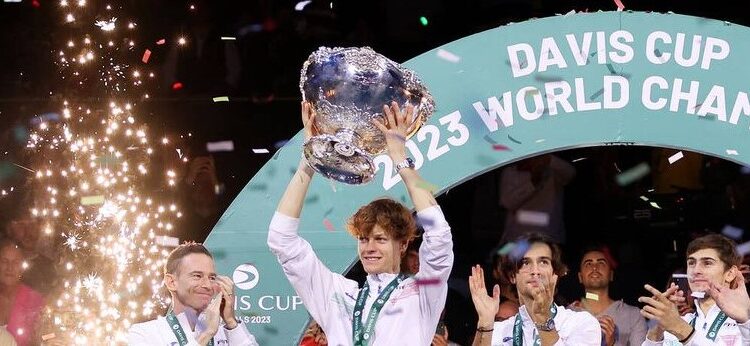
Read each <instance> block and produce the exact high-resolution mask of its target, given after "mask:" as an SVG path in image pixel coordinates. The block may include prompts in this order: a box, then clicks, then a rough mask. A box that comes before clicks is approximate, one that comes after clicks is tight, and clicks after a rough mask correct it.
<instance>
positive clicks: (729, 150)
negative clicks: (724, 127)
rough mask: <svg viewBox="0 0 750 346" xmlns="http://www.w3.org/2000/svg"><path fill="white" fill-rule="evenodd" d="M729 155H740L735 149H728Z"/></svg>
mask: <svg viewBox="0 0 750 346" xmlns="http://www.w3.org/2000/svg"><path fill="white" fill-rule="evenodd" d="M727 155H739V153H738V152H737V150H734V149H727Z"/></svg>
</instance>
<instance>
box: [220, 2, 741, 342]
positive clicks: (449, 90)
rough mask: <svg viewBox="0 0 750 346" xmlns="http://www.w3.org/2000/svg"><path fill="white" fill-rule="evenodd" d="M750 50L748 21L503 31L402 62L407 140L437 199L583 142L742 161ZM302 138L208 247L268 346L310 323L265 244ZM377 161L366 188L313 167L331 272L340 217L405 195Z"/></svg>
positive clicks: (555, 20) (345, 262) (547, 25)
mask: <svg viewBox="0 0 750 346" xmlns="http://www.w3.org/2000/svg"><path fill="white" fill-rule="evenodd" d="M748 57H750V28H747V27H743V26H739V25H736V24H731V23H727V22H723V21H717V20H711V19H705V18H699V17H691V16H683V15H677V14H657V13H640V12H598V13H578V14H570V15H564V16H556V17H549V18H544V19H536V20H530V21H526V22H523V23H515V24H510V25H507V26H503V27H498V28H495V29H491V30H488V31H484V32H481V33H478V34H475V35H471V36H468V37H465V38H462V39H459V40H457V41H454V42H451V43H448V44H446V45H444V46H441V47H439V48H436V49H433V50H431V51H428V52H426V53H424V54H422V55H420V56H418V57H416V58H414V59H412V60H409V61H408V62H406V63H405V64H404V65H405V66H406V67H408V68H411V69H413V70H415V71H416V72H417V74H418V75H419V76H420V77H421V78H422V80H423V81H424V82H425V84H426V85H427V86H428V88H429V89H430V91H431V92H432V94H433V95H434V97H435V100H436V103H437V110H436V113H435V114H434V115H433V116H432V117H431V118H430V120H429V123H428V124H426V125H425V126H424V127H423V128H422V129H421V130H420V131H419V133H418V134H417V135H415V136H414V137H413V138H411V140H409V141H408V143H407V146H408V148H409V151H411V155H412V157H413V158H414V159H415V161H416V165H417V168H418V169H419V170H420V174H421V175H422V177H423V178H424V179H425V180H426V181H427V182H429V185H430V186H426V188H434V189H435V193H436V194H439V193H442V192H443V191H446V190H447V189H449V188H451V187H452V186H455V185H458V184H460V183H461V182H463V181H466V180H468V179H471V178H472V177H474V176H477V175H479V174H481V173H483V172H486V171H488V170H491V169H494V168H496V167H498V166H501V165H504V164H507V163H509V162H512V161H516V160H519V159H522V158H525V157H528V156H532V155H537V154H540V153H544V152H550V151H556V150H560V149H565V148H571V147H578V146H595V145H610V144H612V145H651V146H662V147H671V148H682V149H686V150H690V151H696V152H701V153H705V154H709V155H713V156H717V157H721V158H724V159H727V160H730V161H734V162H738V163H744V164H748V163H750V141H749V140H748V138H749V137H750V96H749V95H750V84H749V83H748V82H747V81H748V80H750V64H747V59H748ZM298 119H299V117H298V115H297V114H290V115H289V120H288V121H290V122H299V120H298ZM300 126H301V124H300ZM301 138H302V136H301V133H298V134H297V135H296V136H295V137H294V138H292V139H291V140H290V141H289V142H288V144H287V145H286V146H285V147H284V148H282V149H281V150H280V151H279V152H278V153H277V154H276V155H275V156H274V157H273V158H272V159H271V160H269V162H268V163H267V164H266V165H265V166H264V167H263V168H262V169H261V170H260V171H259V172H258V173H257V174H256V175H255V176H254V177H253V178H252V180H251V181H250V182H249V183H248V184H247V186H245V188H244V189H243V190H242V192H241V193H240V194H239V196H238V197H237V198H236V199H235V200H234V202H233V203H232V204H231V206H230V207H229V209H228V210H227V211H226V212H225V213H224V215H223V216H222V217H221V219H220V220H219V222H218V223H217V225H216V226H215V227H214V229H213V231H212V232H211V234H210V236H209V237H208V240H207V241H206V243H207V246H208V247H209V248H210V249H211V250H212V251H213V252H214V254H215V255H216V263H217V269H218V271H219V272H220V273H228V274H229V275H231V276H232V277H233V279H234V280H235V284H236V286H237V287H238V298H237V304H236V307H237V310H238V316H240V317H241V318H242V319H243V320H244V321H245V322H247V323H248V326H249V328H250V330H251V332H252V333H253V334H255V335H256V337H257V338H258V341H259V342H261V343H262V344H264V345H290V344H293V343H295V342H297V341H298V339H299V336H300V335H301V334H302V332H303V331H304V328H305V326H306V324H307V321H308V318H309V315H308V314H307V311H306V310H305V308H304V306H303V305H302V302H301V300H300V299H299V297H297V296H296V295H295V292H294V290H293V289H292V287H291V286H290V284H289V283H288V281H287V279H286V277H285V276H284V273H283V272H282V270H281V266H280V265H279V264H278V262H277V261H276V258H275V257H274V256H273V254H272V253H271V252H270V251H269V249H268V247H267V246H266V236H267V233H268V223H269V222H270V220H271V217H272V215H273V213H274V211H275V209H276V204H277V202H278V200H279V198H280V197H281V195H282V193H283V192H284V189H285V188H286V185H287V183H288V182H289V179H290V177H291V176H292V174H293V172H294V170H295V169H296V167H297V164H298V162H299V158H300V155H301V146H302V143H301ZM376 162H377V166H378V175H377V177H376V178H375V180H374V181H373V182H371V183H369V184H368V185H364V186H347V185H343V184H338V183H334V182H331V181H327V180H325V179H323V178H321V177H320V176H319V175H318V176H317V177H316V178H315V179H313V183H312V185H311V186H310V190H309V193H308V197H307V200H306V203H305V208H304V210H303V213H302V218H301V225H300V233H301V235H302V236H303V237H304V238H305V239H307V240H308V241H309V242H310V243H311V244H312V245H313V247H314V248H315V249H316V252H317V254H318V256H319V257H320V259H321V260H322V261H323V263H325V264H326V265H327V266H328V267H329V268H330V269H331V270H332V271H334V272H339V273H344V272H345V271H346V270H347V269H348V268H349V267H350V266H351V265H352V264H353V263H355V261H356V260H357V254H356V242H355V241H354V240H353V239H352V237H351V236H350V235H349V234H348V233H347V232H346V230H345V227H344V225H345V221H346V218H347V217H349V216H350V215H351V214H352V213H353V212H354V211H355V210H356V209H357V208H358V207H359V206H361V205H363V204H365V203H367V202H369V201H370V200H372V199H373V198H376V197H379V196H383V195H388V196H391V197H393V198H395V199H397V200H401V201H404V202H407V204H408V203H410V201H408V198H407V196H406V190H405V189H404V187H403V184H400V178H399V176H398V175H397V174H395V173H394V172H393V163H392V162H391V161H390V159H389V158H388V157H387V156H386V155H381V156H379V157H377V158H376ZM331 304H336V302H335V300H334V297H331Z"/></svg>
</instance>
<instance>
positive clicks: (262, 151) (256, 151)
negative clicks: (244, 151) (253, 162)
mask: <svg viewBox="0 0 750 346" xmlns="http://www.w3.org/2000/svg"><path fill="white" fill-rule="evenodd" d="M268 153H269V151H268V149H253V154H268Z"/></svg>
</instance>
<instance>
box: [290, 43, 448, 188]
mask: <svg viewBox="0 0 750 346" xmlns="http://www.w3.org/2000/svg"><path fill="white" fill-rule="evenodd" d="M299 87H300V91H301V92H302V99H303V100H304V101H308V102H310V104H311V106H312V108H313V110H314V111H315V112H316V115H315V124H314V125H315V127H316V129H317V130H318V134H317V135H316V136H314V137H312V138H310V140H308V141H307V142H306V143H305V144H304V146H303V151H304V155H305V158H307V162H308V163H309V164H310V166H311V167H312V168H313V169H314V170H315V171H317V172H319V173H321V174H323V175H324V176H326V177H328V178H331V179H334V180H337V181H340V182H344V183H347V184H355V185H356V184H364V183H367V182H369V181H370V180H372V178H373V177H374V176H375V165H374V164H373V157H375V156H377V155H379V154H381V153H383V152H384V151H385V150H386V142H385V136H384V135H383V133H382V132H380V130H379V129H378V128H377V127H376V126H375V125H374V124H373V123H372V120H374V119H379V120H381V121H383V120H385V121H386V122H387V120H386V118H385V116H384V114H383V106H384V105H386V104H388V105H390V104H391V102H392V101H395V102H397V103H398V104H399V106H400V107H401V109H405V108H406V106H407V105H409V104H411V105H413V106H414V115H413V117H412V119H410V121H411V129H412V130H411V131H410V133H409V134H408V135H407V139H408V138H409V137H411V136H412V135H414V134H415V133H416V132H417V131H418V130H419V128H420V127H421V126H422V124H424V123H425V122H426V121H427V118H428V117H429V116H430V115H432V113H433V111H434V109H435V102H434V100H433V99H432V95H430V93H429V91H427V88H426V87H425V86H424V85H423V84H422V82H421V81H420V80H419V79H418V78H417V76H416V75H415V74H414V72H413V71H411V70H408V69H405V68H403V67H401V66H400V65H399V64H397V63H395V62H393V61H391V60H390V59H388V58H386V57H384V56H382V55H380V54H378V53H376V52H375V51H373V50H372V49H370V48H369V47H362V48H356V47H351V48H328V47H320V48H318V50H317V51H315V52H313V53H312V54H310V57H309V58H307V61H305V63H304V64H303V65H302V71H301V77H300V85H299Z"/></svg>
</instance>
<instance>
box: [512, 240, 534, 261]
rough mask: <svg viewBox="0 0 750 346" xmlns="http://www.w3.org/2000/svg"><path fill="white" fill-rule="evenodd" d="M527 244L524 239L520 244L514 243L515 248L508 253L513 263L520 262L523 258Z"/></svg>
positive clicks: (527, 248) (527, 247)
mask: <svg viewBox="0 0 750 346" xmlns="http://www.w3.org/2000/svg"><path fill="white" fill-rule="evenodd" d="M529 246H530V244H529V242H528V241H527V240H526V239H524V240H521V241H520V242H518V243H516V246H515V247H513V250H511V251H510V253H509V256H510V258H511V259H512V260H513V261H516V262H518V261H520V260H521V259H522V258H523V255H525V254H526V251H528V250H529Z"/></svg>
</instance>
